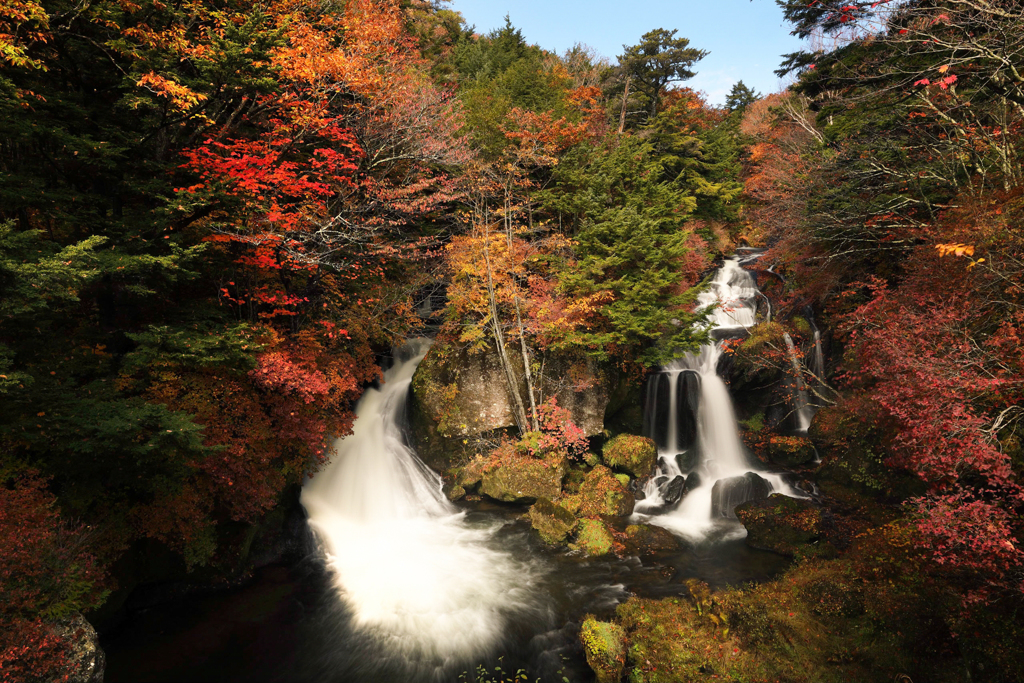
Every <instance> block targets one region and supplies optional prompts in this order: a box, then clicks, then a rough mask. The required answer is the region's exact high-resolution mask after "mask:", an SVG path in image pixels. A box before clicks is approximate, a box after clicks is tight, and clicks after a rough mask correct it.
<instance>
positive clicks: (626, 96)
mask: <svg viewBox="0 0 1024 683" xmlns="http://www.w3.org/2000/svg"><path fill="white" fill-rule="evenodd" d="M628 99H629V76H626V89H625V90H623V91H622V110H621V111H620V112H619V135H622V131H624V130H626V100H628Z"/></svg>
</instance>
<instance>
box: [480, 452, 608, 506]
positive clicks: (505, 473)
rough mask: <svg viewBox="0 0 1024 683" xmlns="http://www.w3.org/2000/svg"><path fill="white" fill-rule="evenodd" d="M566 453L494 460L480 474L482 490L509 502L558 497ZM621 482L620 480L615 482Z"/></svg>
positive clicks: (492, 496)
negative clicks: (494, 461) (544, 456)
mask: <svg viewBox="0 0 1024 683" xmlns="http://www.w3.org/2000/svg"><path fill="white" fill-rule="evenodd" d="M568 469H569V468H568V464H567V463H566V460H565V458H564V457H554V458H546V459H543V460H540V459H537V458H530V457H524V456H516V457H510V458H502V459H500V460H499V461H498V462H496V463H493V462H492V463H491V464H490V466H489V467H488V468H487V469H486V470H485V471H484V473H483V475H482V476H481V478H480V493H482V494H484V495H485V496H487V497H489V498H493V499H494V500H500V501H503V502H506V503H533V502H534V501H536V500H537V499H538V498H557V497H558V495H559V494H560V493H561V492H562V480H563V479H564V478H565V474H566V472H568ZM616 483H618V482H616Z"/></svg>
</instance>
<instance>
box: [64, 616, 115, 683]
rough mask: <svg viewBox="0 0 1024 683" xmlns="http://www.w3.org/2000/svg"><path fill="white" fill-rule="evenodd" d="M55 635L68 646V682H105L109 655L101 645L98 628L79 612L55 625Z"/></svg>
mask: <svg viewBox="0 0 1024 683" xmlns="http://www.w3.org/2000/svg"><path fill="white" fill-rule="evenodd" d="M54 635H55V636H56V637H57V638H58V639H60V640H61V641H62V642H63V643H64V644H65V646H66V648H67V655H68V667H67V677H66V678H62V679H61V680H63V681H66V682H67V683H103V670H104V668H105V667H106V664H107V656H106V654H105V653H104V652H103V649H102V648H101V647H100V639H99V636H98V635H97V634H96V629H94V628H93V627H92V624H90V623H89V622H88V621H86V620H85V617H83V616H82V615H81V614H79V613H77V612H76V613H75V614H74V615H73V616H71V617H69V618H68V619H65V620H64V621H62V622H61V623H60V624H58V625H57V626H55V627H54Z"/></svg>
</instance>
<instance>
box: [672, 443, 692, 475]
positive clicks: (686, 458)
mask: <svg viewBox="0 0 1024 683" xmlns="http://www.w3.org/2000/svg"><path fill="white" fill-rule="evenodd" d="M676 467H678V468H679V471H680V472H689V471H691V470H693V469H694V468H695V467H697V451H696V449H693V448H691V449H690V450H688V451H683V452H682V453H677V454H676Z"/></svg>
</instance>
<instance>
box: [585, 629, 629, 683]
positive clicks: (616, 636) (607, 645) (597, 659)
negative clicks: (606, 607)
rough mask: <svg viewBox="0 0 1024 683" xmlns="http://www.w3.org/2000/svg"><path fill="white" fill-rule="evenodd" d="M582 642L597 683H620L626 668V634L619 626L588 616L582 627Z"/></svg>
mask: <svg viewBox="0 0 1024 683" xmlns="http://www.w3.org/2000/svg"><path fill="white" fill-rule="evenodd" d="M580 642H582V643H583V651H584V652H585V653H586V657H587V664H588V665H589V666H590V668H591V669H593V670H594V673H595V674H596V675H597V683H618V682H619V681H620V680H622V672H623V670H624V669H625V666H626V633H625V631H623V630H622V627H621V626H619V625H618V624H613V623H610V622H607V621H598V620H597V619H596V618H594V616H593V615H590V614H588V615H587V616H586V617H585V618H584V621H583V625H582V626H581V627H580Z"/></svg>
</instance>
